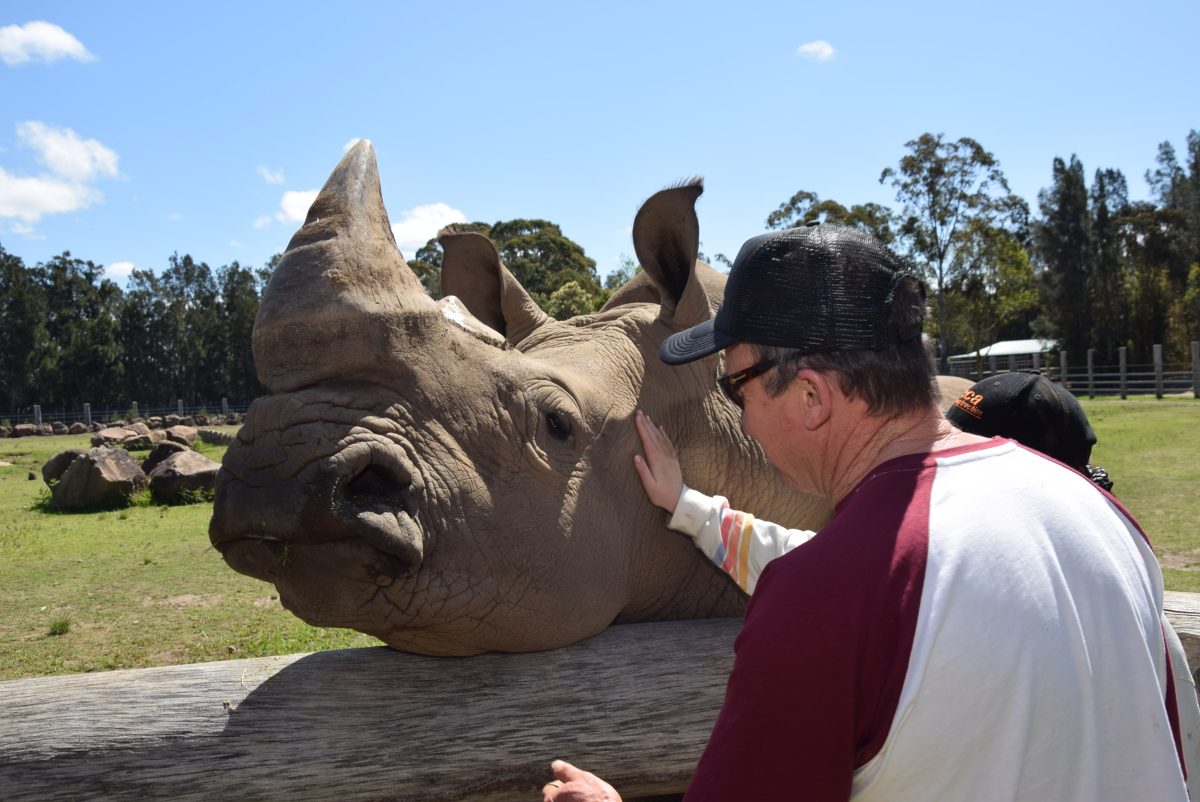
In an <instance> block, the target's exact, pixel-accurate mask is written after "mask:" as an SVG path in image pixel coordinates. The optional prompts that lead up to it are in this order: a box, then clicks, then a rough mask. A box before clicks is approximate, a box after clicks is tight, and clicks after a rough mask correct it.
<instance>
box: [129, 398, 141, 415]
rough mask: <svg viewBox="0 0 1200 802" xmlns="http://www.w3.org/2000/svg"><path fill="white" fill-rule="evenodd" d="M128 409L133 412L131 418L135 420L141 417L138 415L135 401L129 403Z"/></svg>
mask: <svg viewBox="0 0 1200 802" xmlns="http://www.w3.org/2000/svg"><path fill="white" fill-rule="evenodd" d="M130 409H131V411H132V412H133V417H135V418H140V417H141V415H139V414H138V405H137V401H133V402H132V403H131V405H130Z"/></svg>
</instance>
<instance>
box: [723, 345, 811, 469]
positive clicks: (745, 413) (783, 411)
mask: <svg viewBox="0 0 1200 802" xmlns="http://www.w3.org/2000/svg"><path fill="white" fill-rule="evenodd" d="M757 361H758V360H757V359H756V357H755V354H754V350H753V349H752V348H751V347H750V346H748V345H746V344H745V343H738V344H736V345H734V346H731V347H730V348H729V349H728V350H727V351H726V352H725V370H726V372H727V373H735V372H737V371H739V370H745V369H746V368H748V367H750V366H751V365H753V364H754V363H755V362H757ZM770 376H771V373H770V371H768V372H767V373H765V374H763V375H761V376H755V377H754V378H753V379H750V380H749V381H747V382H746V383H745V384H743V385H742V387H741V388H740V389H741V391H742V418H741V425H742V431H743V432H745V433H746V434H747V435H749V436H750V437H753V438H754V439H755V440H756V441H758V444H759V445H760V446H762V449H763V451H764V452H765V453H766V455H767V458H768V459H769V460H771V463H772V464H773V465H774V466H775V469H776V470H777V471H779V473H780V474H781V475H782V476H783V477H784V479H785V480H786V481H787V482H788V483H789V484H791V485H792V486H794V487H796V488H797V489H799V490H804V491H806V492H811V490H810V488H809V487H808V484H809V482H808V481H807V480H806V479H804V478H803V477H804V476H806V475H807V472H806V471H805V470H804V469H803V466H802V464H801V463H802V460H801V459H800V457H802V456H803V454H804V453H805V449H804V448H803V445H802V443H801V442H800V440H802V439H803V435H804V434H805V430H804V427H803V426H802V425H801V422H800V421H798V420H795V415H794V411H795V407H794V405H791V404H789V403H788V395H789V392H790V390H791V387H789V388H788V389H787V390H784V392H782V393H781V394H779V395H778V396H775V397H772V396H771V395H770V394H769V393H768V392H767V387H766V381H767V379H768V378H769V377H770Z"/></svg>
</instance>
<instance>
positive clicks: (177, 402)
mask: <svg viewBox="0 0 1200 802" xmlns="http://www.w3.org/2000/svg"><path fill="white" fill-rule="evenodd" d="M175 409H176V410H177V411H178V412H179V417H181V418H182V417H183V399H182V398H177V399H175Z"/></svg>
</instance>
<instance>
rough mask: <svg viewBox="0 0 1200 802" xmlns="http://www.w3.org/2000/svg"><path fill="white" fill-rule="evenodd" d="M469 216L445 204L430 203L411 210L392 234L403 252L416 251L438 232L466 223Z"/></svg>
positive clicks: (394, 225) (395, 225) (397, 224)
mask: <svg viewBox="0 0 1200 802" xmlns="http://www.w3.org/2000/svg"><path fill="white" fill-rule="evenodd" d="M465 222H467V216H466V215H465V214H463V213H462V212H460V211H459V210H458V209H455V208H453V207H451V206H447V205H446V204H444V203H430V204H427V205H425V206H418V207H416V208H415V209H409V210H408V211H407V212H403V213H402V214H401V215H400V220H399V222H396V223H393V224H392V234H393V235H394V236H395V237H396V245H398V246H399V247H400V249H401V250H408V251H415V250H416V249H417V248H421V247H423V246H424V245H425V243H426V242H428V241H429V240H430V239H432V238H433V237H434V236H436V235H437V233H438V230H439V229H441V228H442V227H443V226H448V225H450V224H451V223H465Z"/></svg>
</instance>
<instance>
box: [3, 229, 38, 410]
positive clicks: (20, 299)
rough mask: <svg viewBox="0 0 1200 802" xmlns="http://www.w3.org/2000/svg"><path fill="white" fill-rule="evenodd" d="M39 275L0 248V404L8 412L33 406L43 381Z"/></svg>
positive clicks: (36, 269)
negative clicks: (29, 405) (8, 410)
mask: <svg viewBox="0 0 1200 802" xmlns="http://www.w3.org/2000/svg"><path fill="white" fill-rule="evenodd" d="M39 272H40V268H29V267H26V266H25V264H24V262H23V261H22V260H21V258H20V257H19V256H16V255H14V254H11V253H8V252H7V251H5V250H4V247H3V246H0V404H4V406H5V407H6V408H8V409H10V410H15V409H18V408H20V407H23V406H25V405H27V404H30V403H36V402H37V401H38V398H37V397H36V395H37V394H38V393H39V392H40V390H41V387H42V382H43V378H44V377H43V364H44V362H45V361H46V359H47V356H48V346H49V335H48V333H47V331H46V315H47V306H46V294H45V290H44V288H43V286H42V282H41V280H40V278H39V276H38V273H39Z"/></svg>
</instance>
